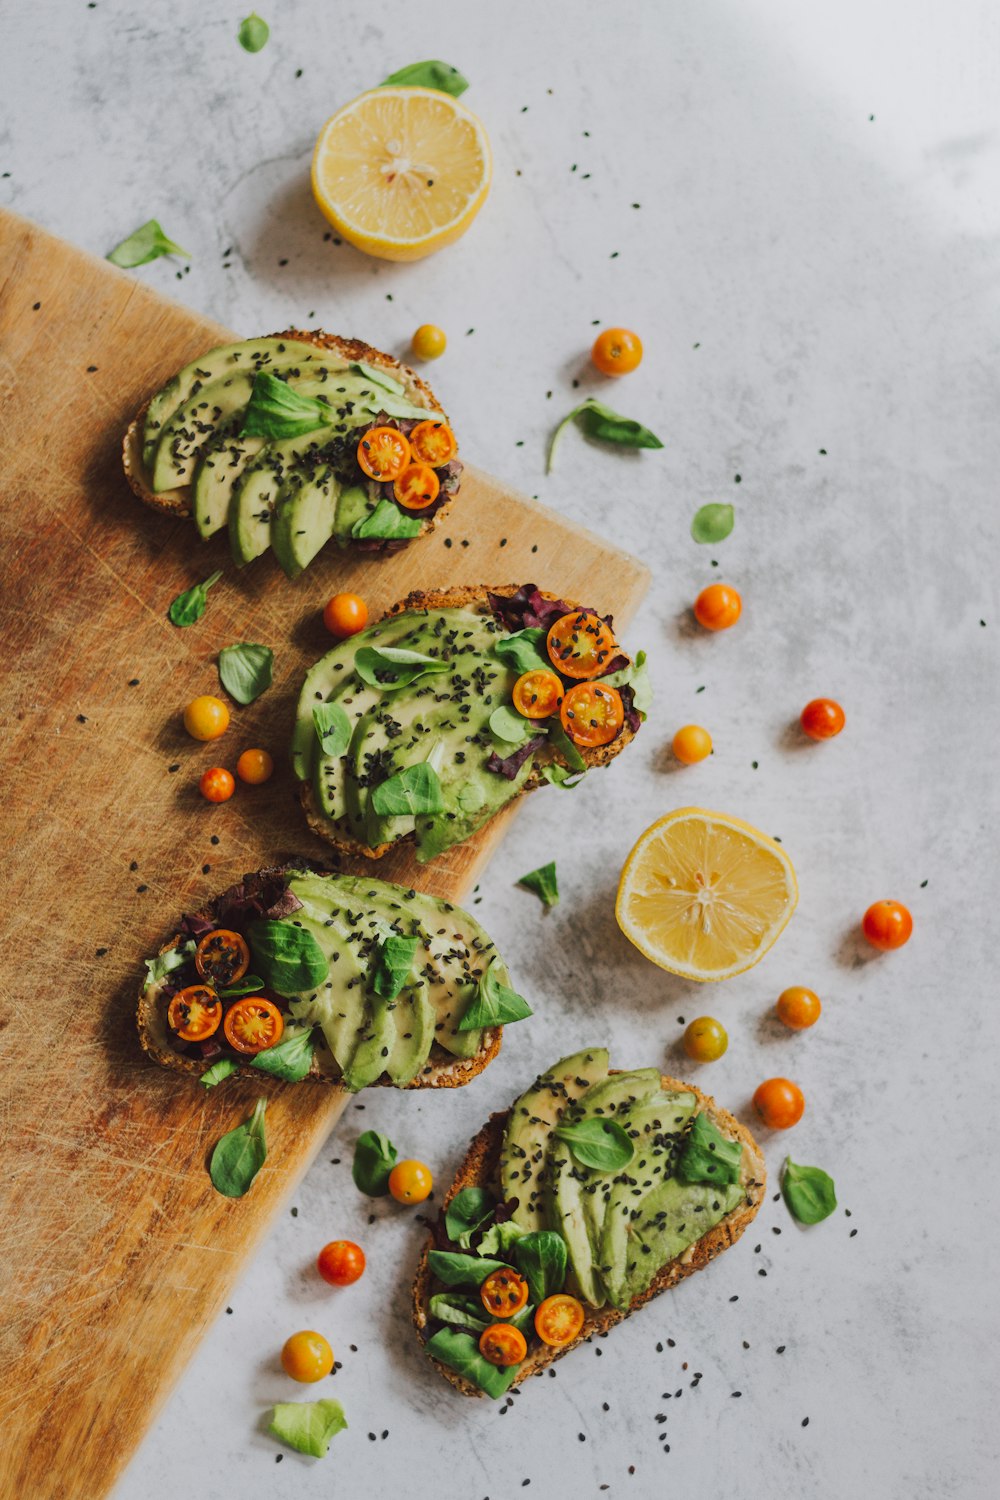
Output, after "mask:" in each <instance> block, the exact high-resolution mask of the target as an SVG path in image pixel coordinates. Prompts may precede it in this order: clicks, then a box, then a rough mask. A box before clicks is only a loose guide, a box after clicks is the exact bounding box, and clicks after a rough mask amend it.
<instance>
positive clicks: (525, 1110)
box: [500, 1047, 608, 1231]
mask: <svg viewBox="0 0 1000 1500" xmlns="http://www.w3.org/2000/svg"><path fill="white" fill-rule="evenodd" d="M607 1072H608V1049H607V1048H606V1047H588V1048H587V1049H586V1050H585V1051H583V1052H573V1053H571V1055H570V1056H569V1057H564V1058H562V1059H561V1061H559V1062H557V1063H556V1064H555V1066H554V1067H552V1068H549V1069H548V1071H547V1072H545V1073H541V1074H539V1076H538V1078H536V1079H535V1082H534V1083H533V1084H532V1086H531V1088H530V1089H528V1090H527V1092H526V1093H524V1094H522V1095H521V1097H520V1099H518V1100H516V1101H515V1103H514V1105H513V1106H512V1108H511V1111H510V1116H509V1118H508V1121H507V1129H506V1130H505V1132H504V1139H503V1147H502V1149H501V1152H500V1184H501V1186H502V1188H503V1196H504V1199H505V1200H507V1199H510V1198H516V1199H517V1207H516V1208H515V1209H514V1211H513V1214H512V1218H513V1219H514V1221H515V1223H517V1224H520V1225H521V1227H522V1229H527V1230H529V1231H530V1230H535V1229H546V1228H548V1219H547V1217H546V1215H545V1213H544V1210H543V1201H542V1188H541V1181H542V1168H543V1165H544V1162H545V1152H546V1147H547V1145H548V1140H549V1132H550V1131H551V1129H552V1127H553V1126H554V1125H555V1124H556V1122H557V1121H558V1119H559V1117H560V1116H561V1115H562V1113H563V1110H565V1109H566V1108H567V1107H568V1106H569V1105H570V1104H571V1103H573V1102H574V1100H576V1099H579V1098H580V1096H581V1095H582V1094H585V1093H586V1092H587V1090H588V1089H589V1088H591V1087H592V1086H593V1085H594V1084H595V1083H597V1082H598V1080H599V1079H602V1078H605V1077H606V1076H607Z"/></svg>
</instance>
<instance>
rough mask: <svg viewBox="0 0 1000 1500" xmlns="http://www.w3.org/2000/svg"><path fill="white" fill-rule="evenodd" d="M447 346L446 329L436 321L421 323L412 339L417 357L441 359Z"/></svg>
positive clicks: (411, 346)
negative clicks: (440, 326)
mask: <svg viewBox="0 0 1000 1500" xmlns="http://www.w3.org/2000/svg"><path fill="white" fill-rule="evenodd" d="M447 347H448V340H447V337H446V336H445V331H444V329H443V328H439V327H438V326H437V324H436V323H421V325H420V327H419V328H418V329H417V331H416V333H415V334H414V335H413V338H412V339H411V340H410V348H411V349H412V350H413V352H414V354H415V355H416V357H417V359H440V358H441V355H442V354H443V353H444V351H445V349H446V348H447Z"/></svg>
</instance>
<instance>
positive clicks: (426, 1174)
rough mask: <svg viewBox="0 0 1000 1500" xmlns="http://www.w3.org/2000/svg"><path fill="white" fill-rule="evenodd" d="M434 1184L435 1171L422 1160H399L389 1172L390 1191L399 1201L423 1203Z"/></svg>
mask: <svg viewBox="0 0 1000 1500" xmlns="http://www.w3.org/2000/svg"><path fill="white" fill-rule="evenodd" d="M433 1186H434V1176H433V1173H432V1172H431V1169H430V1167H428V1166H425V1165H424V1163H423V1162H422V1161H413V1160H412V1159H411V1160H407V1161H398V1162H397V1163H396V1165H395V1166H394V1167H393V1169H392V1171H391V1172H390V1173H389V1192H390V1193H391V1194H392V1196H393V1197H394V1198H395V1200H396V1202H397V1203H423V1201H424V1199H425V1198H429V1197H430V1195H431V1188H432V1187H433Z"/></svg>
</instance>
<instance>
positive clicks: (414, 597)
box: [299, 583, 635, 859]
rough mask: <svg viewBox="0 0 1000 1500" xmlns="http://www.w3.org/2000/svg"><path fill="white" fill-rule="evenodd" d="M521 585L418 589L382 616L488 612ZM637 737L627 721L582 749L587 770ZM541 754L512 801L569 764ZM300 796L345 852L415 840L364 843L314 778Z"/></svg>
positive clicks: (366, 852) (311, 819)
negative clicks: (328, 808)
mask: <svg viewBox="0 0 1000 1500" xmlns="http://www.w3.org/2000/svg"><path fill="white" fill-rule="evenodd" d="M519 587H520V585H519V584H516V583H501V584H496V585H493V584H486V583H477V584H457V585H455V586H454V587H452V588H448V589H434V590H431V591H430V592H427V593H425V592H423V591H421V590H420V589H417V590H415V591H414V592H413V593H412V594H407V596H406V598H405V599H400V600H399V601H398V602H397V603H396V604H392V605H390V606H389V608H388V609H387V610H386V611H385V613H384V614H383V615H382V619H383V620H388V619H391V618H392V616H394V615H402V614H416V613H419V612H420V611H421V610H427V609H465V608H470V607H471V608H474V609H478V610H480V611H482V612H483V613H484V614H485V613H488V612H489V602H488V597H487V596H488V595H489V594H502V595H503V596H504V597H506V598H509V597H510V596H511V595H512V594H516V593H517V591H518V588H519ZM539 593H540V594H541V595H542V598H543V599H556V598H559V597H561V596H560V595H557V594H550V593H548V592H547V590H545V589H539ZM564 602H565V603H566V604H568V605H570V607H571V608H573V609H580V608H581V607H582V606H581V605H579V604H577V603H576V602H575V601H574V600H572V599H566V600H564ZM634 739H635V731H634V730H632V729H631V728H630V727H629V725H628V724H627V723H626V724H624V725H623V726H622V729H621V731H620V733H619V734H618V736H617V738H616V739H614V740H612V742H611V744H610V745H599V746H597V747H596V748H595V749H593V750H584V749H581V751H580V754H581V755H582V756H583V759H584V760H585V761H586V763H587V770H588V771H591V770H593V769H594V768H595V767H596V766H606V765H607V764H608V763H609V762H610V761H612V760H614V758H615V756H616V755H619V754H620V753H621V751H622V750H624V749H625V746H626V745H628V744H630V743H631V742H632V740H634ZM540 755H541V756H542V757H543V759H542V762H541V764H539V763H538V762H537V761H536V764H535V766H534V768H533V769H532V771H531V774H530V775H529V776H528V778H527V780H526V781H525V782H524V785H523V786H522V787H521V788H520V789H519V790H518V792H517V795H516V796H515V797H514V798H513V799H512V801H515V802H516V801H517V799H518V798H519V797H522V796H523V795H524V793H525V792H531V791H534V790H535V789H536V788H537V787H540V786H545V785H546V780H545V776H544V775H543V774H542V765H548V764H550V763H551V762H552V761H556V762H559V763H560V764H563V765H565V761H564V760H563V758H562V756H561V755H559V754H558V753H557V752H556V751H553V750H550V751H545V750H543V751H541V752H540ZM299 797H300V799H301V802H302V806H303V808H304V809H305V814H306V821H307V823H308V824H309V827H310V828H311V829H312V831H313V833H315V834H317V835H318V837H319V838H321V839H326V841H327V843H329V844H332V845H333V846H334V848H335V849H339V850H340V851H341V852H342V853H343V854H355V855H362V856H363V857H364V858H366V859H381V858H382V856H383V854H386V853H388V851H389V850H390V849H394V848H396V847H397V846H398V845H400V844H406V843H407V842H410V843H412V842H413V840H414V837H415V836H414V834H412V833H408V834H406V836H405V837H404V838H401V839H398V840H396V842H395V843H391V844H378V845H377V846H376V847H375V848H374V849H371V848H369V847H368V845H367V844H362V843H361V842H360V841H359V840H358V839H356V838H355V837H354V835H353V834H352V833H351V832H350V831H349V830H348V828H347V826H346V823H345V822H344V821H343V820H342V819H341V820H339V821H337V822H332V821H331V820H330V819H329V818H327V817H326V816H325V815H324V814H323V812H322V811H321V809H320V807H319V805H318V803H317V801H316V794H315V792H314V790H313V785H312V782H311V781H303V782H302V783H301V784H300V786H299ZM508 805H510V804H508Z"/></svg>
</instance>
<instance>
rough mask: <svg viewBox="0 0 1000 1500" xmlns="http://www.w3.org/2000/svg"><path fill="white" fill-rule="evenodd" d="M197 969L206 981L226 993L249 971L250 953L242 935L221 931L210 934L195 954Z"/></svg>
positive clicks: (227, 930) (225, 930)
mask: <svg viewBox="0 0 1000 1500" xmlns="http://www.w3.org/2000/svg"><path fill="white" fill-rule="evenodd" d="M194 966H195V968H196V969H197V970H198V973H199V974H200V975H201V977H202V979H207V980H209V981H210V983H212V984H215V985H218V987H219V988H220V989H225V987H226V985H227V984H235V983H236V981H237V979H242V978H243V976H244V974H245V973H246V971H247V969H249V967H250V949H249V948H248V947H247V945H246V942H245V941H244V939H243V938H241V937H240V935H239V933H238V932H230V930H229V928H228V927H217V928H216V929H215V931H214V932H206V934H205V936H204V937H203V938H202V940H201V942H200V943H199V944H198V946H197V948H196V949H195V950H194Z"/></svg>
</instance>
